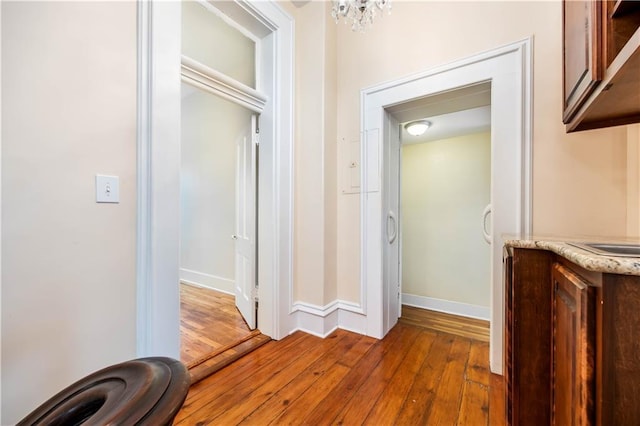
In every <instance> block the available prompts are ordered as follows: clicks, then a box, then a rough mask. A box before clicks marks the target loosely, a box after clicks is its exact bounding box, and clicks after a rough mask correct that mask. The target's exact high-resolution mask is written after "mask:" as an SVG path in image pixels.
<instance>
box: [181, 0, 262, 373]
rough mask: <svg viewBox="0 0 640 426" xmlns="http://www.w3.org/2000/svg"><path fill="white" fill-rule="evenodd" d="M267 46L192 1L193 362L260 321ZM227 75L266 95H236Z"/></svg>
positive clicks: (186, 139) (186, 316)
mask: <svg viewBox="0 0 640 426" xmlns="http://www.w3.org/2000/svg"><path fill="white" fill-rule="evenodd" d="M259 49H260V40H259V39H258V38H257V37H255V36H254V35H253V34H251V33H250V32H249V31H248V30H247V29H246V28H244V27H243V26H241V25H239V24H238V23H237V22H235V21H233V20H232V19H231V18H230V17H229V16H228V15H226V14H224V13H222V12H221V11H220V10H218V9H217V8H215V7H214V6H213V5H211V4H210V3H207V2H200V1H183V2H182V80H183V83H182V88H181V89H182V90H181V121H182V122H181V153H180V158H181V161H180V163H181V166H180V294H181V303H180V306H181V334H182V338H181V346H182V350H181V352H182V353H181V360H182V361H183V362H184V363H185V364H187V366H188V367H189V368H190V369H193V368H196V367H198V368H199V367H200V366H201V365H202V364H203V363H205V362H206V361H208V360H209V359H210V358H213V357H214V356H217V355H218V354H219V353H220V348H229V349H228V350H231V348H236V347H237V346H238V345H239V344H241V343H243V342H245V341H247V340H248V339H249V338H250V336H251V335H252V333H251V332H252V330H256V327H257V312H258V304H257V279H256V277H257V274H256V270H257V265H258V263H257V258H258V251H257V242H256V236H257V235H258V226H257V225H258V222H257V216H258V208H257V204H256V200H257V178H256V176H257V160H256V158H257V143H258V139H257V134H258V114H260V113H261V112H262V111H263V110H264V107H265V105H266V99H267V97H266V95H264V94H263V93H260V92H259V91H258V90H257V81H256V80H257V78H256V76H257V74H258V73H257V67H256V65H255V64H256V62H257V60H256V57H257V55H258V54H257V52H258V51H259ZM218 83H222V84H225V85H226V86H229V85H231V86H233V87H234V88H235V89H236V91H237V93H238V94H239V95H242V96H245V97H253V98H254V99H255V100H256V101H254V102H253V104H252V105H246V103H245V102H242V100H241V99H238V98H237V97H230V96H226V95H227V94H226V93H225V92H224V91H222V90H220V89H219V88H217V87H215V85H216V84H218ZM229 302H232V303H231V304H230V303H229Z"/></svg>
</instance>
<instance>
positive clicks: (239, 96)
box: [181, 55, 267, 114]
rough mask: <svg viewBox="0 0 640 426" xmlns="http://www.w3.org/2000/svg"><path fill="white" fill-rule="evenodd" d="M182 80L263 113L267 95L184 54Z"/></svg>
mask: <svg viewBox="0 0 640 426" xmlns="http://www.w3.org/2000/svg"><path fill="white" fill-rule="evenodd" d="M181 73H182V81H184V82H185V83H187V84H190V85H192V86H194V87H197V88H199V89H202V90H204V91H205V92H209V93H212V94H214V95H216V96H220V97H222V98H224V99H227V100H229V101H231V102H234V103H236V104H238V105H241V106H243V107H245V108H248V109H250V110H251V111H253V112H255V113H258V114H260V113H262V111H263V110H264V107H265V104H266V103H267V96H266V95H265V94H264V93H261V92H259V91H257V90H255V89H253V88H252V87H249V86H247V85H246V84H242V83H240V82H239V81H237V80H235V79H233V78H231V77H229V76H227V75H225V74H223V73H221V72H220V71H216V70H214V69H213V68H209V67H208V66H206V65H204V64H202V63H200V62H198V61H196V60H195V59H191V58H190V57H188V56H185V55H182V59H181Z"/></svg>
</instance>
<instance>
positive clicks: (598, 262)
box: [504, 238, 640, 276]
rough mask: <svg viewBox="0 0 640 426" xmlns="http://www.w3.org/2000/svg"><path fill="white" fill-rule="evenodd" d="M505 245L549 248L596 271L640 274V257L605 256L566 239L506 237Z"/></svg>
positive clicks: (525, 247) (523, 247)
mask: <svg viewBox="0 0 640 426" xmlns="http://www.w3.org/2000/svg"><path fill="white" fill-rule="evenodd" d="M504 245H505V246H507V247H513V248H522V249H538V250H548V251H551V252H553V253H555V254H557V255H559V256H562V257H564V258H565V259H567V260H570V261H571V262H573V263H575V264H576V265H579V266H581V267H583V268H584V269H587V270H589V271H594V272H603V273H610V274H621V275H637V276H640V258H638V257H617V256H603V255H599V254H594V253H591V252H588V251H586V250H583V249H581V248H579V247H575V246H572V245H570V244H569V243H567V242H565V241H552V240H544V239H531V238H523V239H519V238H513V239H510V238H506V239H505V241H504Z"/></svg>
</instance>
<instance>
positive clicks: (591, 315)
mask: <svg viewBox="0 0 640 426" xmlns="http://www.w3.org/2000/svg"><path fill="white" fill-rule="evenodd" d="M552 279H553V306H552V316H553V318H552V329H553V332H552V362H551V375H552V377H551V381H552V386H551V387H552V389H551V407H552V408H551V423H552V424H554V425H561V426H569V425H590V424H593V423H594V421H593V420H594V415H595V413H594V396H595V389H594V365H595V364H594V362H595V360H594V341H595V288H594V287H590V286H589V285H587V283H586V282H585V281H584V280H582V278H580V277H579V276H578V275H576V274H574V273H573V272H572V271H570V270H569V269H567V268H565V267H564V266H562V265H560V264H558V263H556V264H554V266H553V272H552Z"/></svg>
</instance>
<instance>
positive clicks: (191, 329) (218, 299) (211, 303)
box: [180, 283, 251, 365]
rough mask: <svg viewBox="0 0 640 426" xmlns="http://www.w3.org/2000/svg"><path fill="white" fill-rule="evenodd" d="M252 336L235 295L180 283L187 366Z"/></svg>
mask: <svg viewBox="0 0 640 426" xmlns="http://www.w3.org/2000/svg"><path fill="white" fill-rule="evenodd" d="M250 333H251V331H250V330H249V327H247V324H246V323H245V322H244V320H243V319H242V316H241V315H240V314H239V313H238V311H237V309H236V307H235V299H234V297H233V296H231V295H229V294H225V293H221V292H218V291H215V290H210V289H206V288H202V287H196V286H193V285H189V284H184V283H181V284H180V338H181V342H180V344H181V346H180V360H181V361H182V362H183V363H184V364H187V365H189V364H190V363H192V362H194V361H196V360H198V359H199V358H202V357H203V356H206V355H207V354H210V353H212V352H215V351H217V350H219V349H221V348H224V347H225V346H227V345H230V344H233V343H234V342H237V341H239V340H241V339H243V338H245V337H247V336H248V335H249V334H250Z"/></svg>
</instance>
